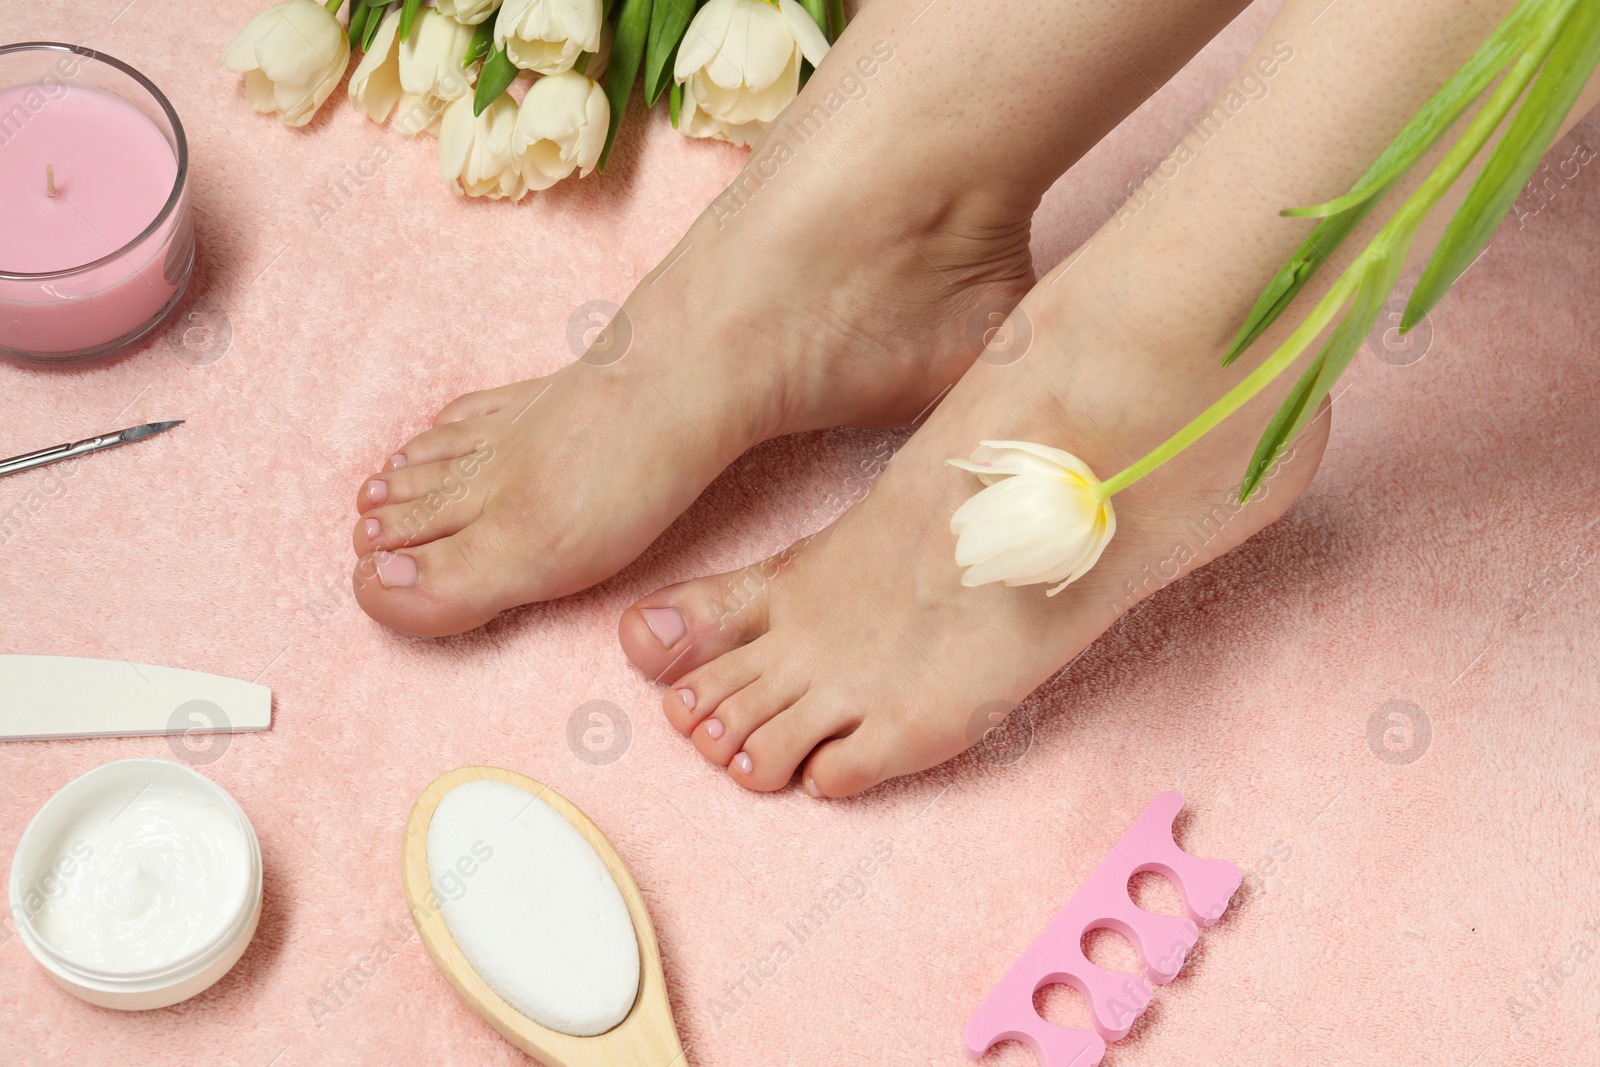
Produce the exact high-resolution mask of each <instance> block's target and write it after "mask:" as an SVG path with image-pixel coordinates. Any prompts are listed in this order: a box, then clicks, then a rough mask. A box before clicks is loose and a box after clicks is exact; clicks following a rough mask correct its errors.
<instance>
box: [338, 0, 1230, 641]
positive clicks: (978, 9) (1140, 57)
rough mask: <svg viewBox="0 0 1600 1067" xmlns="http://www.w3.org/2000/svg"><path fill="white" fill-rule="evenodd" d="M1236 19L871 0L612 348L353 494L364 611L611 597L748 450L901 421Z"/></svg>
mask: <svg viewBox="0 0 1600 1067" xmlns="http://www.w3.org/2000/svg"><path fill="white" fill-rule="evenodd" d="M1242 6H1243V0H1120V2H1118V0H1072V2H1070V3H1058V2H1055V0H989V2H987V3H985V4H982V5H976V4H963V3H959V2H955V0H935V2H933V3H929V2H928V0H876V2H874V3H872V4H871V5H869V6H868V7H867V8H866V9H865V10H864V11H863V12H862V13H861V15H860V16H859V17H858V19H857V20H856V22H855V23H854V24H853V25H852V26H851V28H850V29H849V30H848V31H847V32H846V33H845V34H844V35H843V37H842V38H841V39H840V41H839V42H838V44H837V45H836V47H835V48H834V50H833V51H832V53H831V54H830V55H829V57H828V58H827V60H826V61H825V62H824V63H823V64H822V66H821V68H820V69H819V70H818V71H817V72H816V73H815V75H814V76H813V77H812V79H811V81H810V83H809V84H808V85H807V87H806V89H805V91H804V92H803V93H802V94H801V96H800V99H799V100H798V101H797V102H796V103H795V105H794V106H793V108H792V109H791V110H790V111H789V112H788V113H787V114H786V115H785V117H784V119H783V120H781V121H780V123H779V124H778V125H777V126H776V127H775V128H774V129H773V130H772V131H771V133H770V135H769V137H768V138H767V140H766V142H765V143H764V144H763V145H762V146H760V147H759V149H758V150H757V152H756V154H755V155H754V156H753V158H752V161H751V163H750V165H749V166H748V167H747V168H746V169H745V172H744V173H743V174H741V175H740V177H739V179H738V180H736V181H735V182H734V184H733V185H732V186H731V187H730V189H729V191H728V192H727V193H726V194H724V195H723V196H722V197H719V198H718V200H717V201H715V202H714V203H713V204H712V205H711V206H710V207H709V208H708V209H707V211H706V212H705V213H704V214H703V215H702V216H701V218H700V219H699V220H698V221H697V222H696V223H695V225H694V226H693V228H692V229H691V230H690V232H689V233H688V235H687V236H685V237H684V239H683V240H682V241H681V242H680V243H679V245H678V247H677V248H676V249H674V250H673V252H672V253H671V254H670V255H669V256H668V257H667V258H666V259H665V260H664V261H663V263H662V265H661V266H659V267H657V268H656V270H655V271H654V272H652V273H651V274H650V275H649V276H648V277H647V278H646V279H645V280H644V282H642V283H641V284H640V285H639V287H638V288H637V289H635V290H634V293H633V295H632V296H630V297H629V298H628V301H627V303H626V304H625V305H624V307H623V309H622V318H623V321H624V323H625V324H626V326H627V328H628V331H629V332H631V341H623V340H621V334H622V332H623V331H622V330H620V329H617V328H614V329H613V330H612V331H610V332H609V333H607V334H602V336H601V339H600V342H599V344H598V345H597V347H596V348H595V349H593V350H591V354H590V356H588V357H585V359H584V360H583V361H579V362H576V363H573V364H571V365H570V366H567V367H564V368H562V369H561V370H560V371H558V372H556V373H555V374H552V375H549V376H548V377H545V378H540V379H535V380H533V381H527V382H522V383H519V384H515V385H509V386H505V387H503V388H500V389H493V390H489V391H487V392H482V393H473V394H471V395H468V396H464V397H462V398H461V399H459V400H457V401H455V402H454V403H452V404H450V405H448V406H447V407H446V408H445V409H444V410H443V411H441V412H440V413H439V415H438V416H437V418H436V419H435V428H434V429H432V430H429V431H427V432H426V433H423V434H421V435H420V436H418V437H416V438H415V439H413V440H412V441H410V442H408V443H406V444H405V445H403V446H401V447H400V448H399V449H397V450H396V452H395V455H396V459H395V460H394V461H392V462H391V463H390V464H387V465H386V469H384V470H383V471H382V472H381V473H380V474H378V475H376V476H375V477H373V478H371V479H369V480H368V481H365V482H363V483H362V485H361V486H360V487H359V488H358V492H357V509H358V512H359V517H358V519H357V521H356V526H355V530H354V534H353V540H354V546H355V551H356V553H357V555H358V556H359V557H360V561H359V563H358V565H357V568H356V574H355V579H354V581H355V591H356V597H357V599H358V600H359V601H360V603H361V606H362V607H363V608H364V609H366V611H367V613H368V614H370V615H372V616H373V618H375V619H377V620H378V621H380V622H382V623H384V624H385V625H388V626H391V627H393V628H395V629H397V630H403V631H406V632H408V633H416V634H429V635H437V634H447V633H455V632H458V631H461V630H467V629H471V628H473V627H475V626H479V625H481V624H483V623H485V622H487V621H488V620H489V619H490V618H492V617H493V616H494V615H496V614H497V613H499V612H501V611H503V610H505V609H507V608H510V607H514V606H516V605H519V604H526V603H529V602H532V601H536V600H545V599H549V598H552V597H558V596H562V595H565V594H567V593H572V592H575V591H576V590H579V589H582V588H584V587H586V586H588V585H591V584H593V583H594V582H597V581H600V580H601V579H603V578H606V577H608V576H609V575H611V574H613V573H615V572H616V571H618V570H620V569H621V568H622V567H623V566H625V565H626V564H627V563H628V562H630V561H631V560H632V559H633V558H634V557H635V556H636V555H637V554H638V553H639V552H640V551H642V550H643V549H644V548H645V546H646V545H648V544H649V543H650V542H651V541H652V540H653V539H654V538H655V537H656V536H657V535H658V534H659V533H660V532H661V531H662V530H663V529H664V528H665V527H666V526H667V525H668V524H669V523H670V522H671V521H672V520H673V519H674V518H675V517H677V515H678V514H680V513H681V512H682V511H683V510H684V509H685V508H686V507H688V505H689V504H690V503H691V502H692V501H693V500H694V498H695V497H696V496H697V495H698V494H699V493H700V491H701V490H702V489H704V488H705V486H706V485H707V484H708V483H709V482H710V481H711V480H712V479H713V478H715V477H716V476H717V474H718V473H720V472H721V471H722V470H723V468H724V467H725V466H726V465H727V464H728V463H729V462H730V461H731V460H732V459H733V457H735V456H737V455H738V454H739V453H740V452H742V451H744V450H745V449H746V448H748V447H749V446H750V445H752V444H755V443H756V442H759V441H762V440H765V439H768V438H771V437H774V436H777V435H780V434H784V433H790V432H793V431H796V430H804V429H811V428H816V427H821V426H830V425H837V424H841V423H856V424H866V425H894V424H903V423H906V422H909V421H911V420H912V419H914V418H915V417H916V415H917V414H918V413H919V412H921V411H922V410H923V409H925V408H926V407H927V406H928V404H929V403H931V402H932V400H933V399H934V398H935V397H937V396H938V395H939V394H940V393H941V392H942V391H943V390H944V389H945V388H946V387H947V386H948V385H949V384H950V383H951V382H953V381H954V380H955V379H956V378H957V377H958V376H959V375H960V374H961V372H962V371H963V370H965V369H966V367H967V366H969V365H970V364H971V362H972V360H973V359H974V358H975V357H976V355H977V353H978V352H979V350H980V349H981V347H982V337H983V333H984V326H985V325H986V324H987V323H988V322H989V321H991V319H996V320H997V319H998V316H999V315H1001V314H1003V313H1004V312H1005V311H1007V310H1009V309H1010V308H1011V307H1012V306H1013V305H1014V304H1015V303H1016V301H1017V300H1018V299H1020V297H1021V296H1022V294H1023V293H1025V292H1026V291H1027V290H1028V288H1029V287H1030V286H1031V285H1032V283H1033V267H1032V263H1031V261H1030V259H1029V255H1028V223H1029V218H1030V216H1031V213H1032V211H1033V208H1034V206H1035V205H1036V204H1037V203H1038V199H1039V197H1040V195H1041V194H1042V193H1043V192H1044V190H1045V189H1047V188H1049V186H1050V185H1051V183H1052V182H1054V181H1055V179H1056V177H1057V176H1058V175H1059V174H1060V173H1061V171H1062V170H1064V169H1065V168H1066V167H1067V166H1068V165H1069V164H1070V163H1071V162H1072V161H1073V160H1074V159H1076V158H1077V157H1078V156H1079V155H1080V154H1081V153H1083V152H1084V151H1085V150H1087V149H1088V148H1089V147H1090V146H1091V145H1093V144H1094V143H1095V142H1096V141H1097V140H1098V139H1099V138H1100V137H1101V136H1102V135H1103V134H1104V133H1105V132H1106V131H1107V130H1109V129H1110V128H1111V127H1112V126H1114V125H1115V124H1116V123H1117V122H1118V121H1119V120H1120V119H1121V118H1122V117H1123V116H1124V115H1126V114H1127V113H1128V112H1129V111H1130V110H1132V109H1133V108H1134V107H1135V106H1137V105H1138V103H1139V102H1140V101H1141V100H1143V99H1144V97H1145V96H1146V95H1148V94H1149V93H1150V92H1152V91H1153V90H1154V89H1155V87H1156V85H1157V84H1158V83H1159V82H1161V81H1163V80H1165V79H1166V78H1167V77H1169V76H1170V75H1171V74H1172V73H1173V72H1174V71H1175V70H1177V69H1178V68H1179V67H1180V66H1181V65H1182V64H1183V63H1184V62H1185V61H1186V60H1187V59H1188V58H1189V57H1190V55H1191V54H1192V53H1193V52H1195V51H1196V50H1197V49H1198V48H1199V47H1200V46H1201V45H1202V44H1203V43H1204V42H1205V41H1206V40H1207V39H1209V38H1210V37H1211V36H1212V35H1213V34H1214V33H1215V32H1216V31H1217V30H1218V29H1220V28H1221V27H1222V26H1223V25H1225V24H1226V22H1227V21H1228V20H1229V19H1230V18H1231V17H1232V16H1233V15H1234V14H1235V12H1236V11H1237V9H1239V8H1240V7H1242ZM624 348H625V351H623V352H621V353H620V356H619V354H618V352H617V351H615V350H616V349H624Z"/></svg>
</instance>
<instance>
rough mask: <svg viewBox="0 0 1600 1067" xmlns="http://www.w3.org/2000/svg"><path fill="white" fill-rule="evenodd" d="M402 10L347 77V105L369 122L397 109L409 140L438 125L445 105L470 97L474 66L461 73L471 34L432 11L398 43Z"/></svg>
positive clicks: (390, 16)
mask: <svg viewBox="0 0 1600 1067" xmlns="http://www.w3.org/2000/svg"><path fill="white" fill-rule="evenodd" d="M399 32H400V11H399V9H398V8H396V9H395V10H393V11H391V12H389V14H388V15H386V16H385V17H384V20H383V24H382V25H380V26H379V27H378V32H377V34H376V35H375V36H374V37H373V38H372V47H371V48H369V49H367V54H366V55H364V56H362V57H361V62H360V63H358V64H356V70H355V73H354V74H352V75H350V85H349V93H350V101H351V102H352V103H353V104H355V105H356V106H357V107H359V108H361V109H362V110H364V111H366V113H367V116H368V117H369V118H371V119H372V121H373V122H383V121H384V120H385V119H387V118H388V117H389V113H390V112H391V111H393V110H394V106H395V104H396V102H398V103H399V104H400V125H401V127H402V131H401V132H403V133H405V134H406V135H407V136H410V135H412V134H416V133H420V132H422V131H423V130H427V129H431V128H432V127H434V126H435V125H437V124H438V120H439V116H440V115H441V114H442V113H443V111H444V108H445V105H446V104H448V103H450V101H452V100H458V99H460V98H461V97H463V96H466V95H468V94H469V93H471V92H472V83H473V81H474V80H475V79H476V78H477V71H478V67H477V64H473V65H472V66H471V67H470V68H468V69H465V70H463V69H462V67H461V60H462V59H464V58H465V57H466V54H467V46H468V45H469V44H471V43H472V31H471V30H470V29H468V28H467V27H465V26H463V25H461V23H459V22H457V21H455V20H454V19H452V18H448V17H446V16H444V15H441V14H439V13H438V12H437V11H435V10H433V9H432V8H423V9H422V10H421V11H420V12H418V14H417V21H416V22H415V23H414V24H413V25H412V27H411V36H410V38H409V39H407V40H405V41H401V40H399V39H398V38H399Z"/></svg>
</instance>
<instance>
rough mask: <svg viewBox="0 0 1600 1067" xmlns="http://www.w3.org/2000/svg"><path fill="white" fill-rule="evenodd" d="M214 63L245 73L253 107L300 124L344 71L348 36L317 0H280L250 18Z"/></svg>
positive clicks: (331, 90)
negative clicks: (281, 1) (280, 1)
mask: <svg viewBox="0 0 1600 1067" xmlns="http://www.w3.org/2000/svg"><path fill="white" fill-rule="evenodd" d="M218 63H219V64H220V65H221V66H224V67H227V68H228V69H229V70H231V71H233V72H234V73H236V74H243V75H244V94H245V96H246V97H247V98H248V99H249V101H250V105H251V106H252V107H254V108H255V109H256V110H257V111H259V112H261V113H262V114H266V115H271V114H276V115H277V116H278V119H279V121H281V122H282V123H283V124H284V125H285V126H304V125H305V124H306V123H308V122H310V121H311V116H313V115H315V114H316V113H317V108H319V107H321V106H322V102H323V101H324V100H326V99H327V98H328V96H329V94H331V93H332V92H333V90H334V87H335V86H337V85H338V84H339V79H340V78H342V77H343V76H344V71H345V67H346V66H348V65H349V63H350V42H349V40H348V39H347V38H346V37H345V28H344V27H343V26H341V25H340V24H339V20H338V19H336V18H334V17H333V15H332V14H330V13H329V11H328V9H327V8H325V7H323V6H322V5H321V4H319V3H317V2H316V0H284V2H283V3H280V4H274V5H272V6H271V7H269V8H267V9H266V10H265V11H263V12H261V13H260V14H259V15H257V16H256V17H255V18H253V19H251V20H250V21H249V23H248V24H246V26H245V28H244V29H242V30H240V31H239V36H237V37H235V38H234V39H233V43H232V44H230V45H228V50H227V51H226V52H224V53H222V58H221V59H220V60H218Z"/></svg>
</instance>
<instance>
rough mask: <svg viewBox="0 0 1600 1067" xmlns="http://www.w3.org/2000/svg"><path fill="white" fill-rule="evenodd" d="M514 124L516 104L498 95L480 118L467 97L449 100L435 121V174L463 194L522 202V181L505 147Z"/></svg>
mask: <svg viewBox="0 0 1600 1067" xmlns="http://www.w3.org/2000/svg"><path fill="white" fill-rule="evenodd" d="M516 126H517V105H516V102H515V101H514V100H512V99H511V97H509V96H507V95H506V94H504V93H501V94H500V96H498V97H497V98H496V99H495V101H494V102H493V103H492V104H490V105H489V106H488V107H486V108H484V109H483V114H481V115H473V113H472V97H470V96H463V97H462V98H461V99H459V100H456V101H454V102H452V103H451V104H449V105H448V106H447V107H446V108H445V109H444V117H443V118H442V119H441V120H440V123H439V173H440V174H441V175H443V176H444V180H445V181H447V182H449V183H450V185H451V186H452V187H453V188H454V189H455V191H456V192H457V193H460V194H462V195H463V196H485V197H488V198H489V199H491V200H502V199H505V200H520V199H522V197H523V195H524V194H526V193H527V191H528V183H527V182H526V181H525V180H524V179H523V177H522V168H521V167H519V166H518V165H517V157H516V154H515V153H514V152H513V151H512V149H511V141H512V133H513V131H514V130H515V129H516Z"/></svg>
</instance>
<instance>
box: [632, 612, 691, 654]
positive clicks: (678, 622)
mask: <svg viewBox="0 0 1600 1067" xmlns="http://www.w3.org/2000/svg"><path fill="white" fill-rule="evenodd" d="M639 614H640V615H643V616H644V624H645V625H646V626H648V627H650V632H651V633H653V634H655V635H656V640H657V641H660V642H661V644H662V646H663V647H665V648H671V647H672V646H673V645H675V644H677V643H678V642H679V641H680V640H682V638H683V635H684V634H685V633H687V632H688V627H687V626H685V625H684V624H683V616H682V615H679V614H678V609H677V608H640V609H639Z"/></svg>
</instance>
